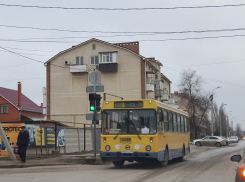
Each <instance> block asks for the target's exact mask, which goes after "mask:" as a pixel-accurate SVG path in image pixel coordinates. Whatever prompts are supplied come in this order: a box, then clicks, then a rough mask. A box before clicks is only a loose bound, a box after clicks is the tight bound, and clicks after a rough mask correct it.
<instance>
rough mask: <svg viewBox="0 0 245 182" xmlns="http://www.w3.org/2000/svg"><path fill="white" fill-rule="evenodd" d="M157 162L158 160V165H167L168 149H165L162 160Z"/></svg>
mask: <svg viewBox="0 0 245 182" xmlns="http://www.w3.org/2000/svg"><path fill="white" fill-rule="evenodd" d="M159 162H160V166H162V167H164V166H167V165H168V149H166V150H165V155H164V160H163V161H159Z"/></svg>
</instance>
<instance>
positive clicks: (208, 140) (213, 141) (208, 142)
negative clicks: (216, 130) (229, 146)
mask: <svg viewBox="0 0 245 182" xmlns="http://www.w3.org/2000/svg"><path fill="white" fill-rule="evenodd" d="M193 145H196V146H203V145H205V146H216V147H221V146H226V141H225V139H224V138H222V137H219V136H206V137H204V138H202V139H197V140H193Z"/></svg>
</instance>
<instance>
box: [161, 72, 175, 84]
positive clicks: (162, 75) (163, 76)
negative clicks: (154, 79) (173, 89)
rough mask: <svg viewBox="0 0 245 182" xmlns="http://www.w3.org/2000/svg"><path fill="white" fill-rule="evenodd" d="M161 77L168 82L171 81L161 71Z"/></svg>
mask: <svg viewBox="0 0 245 182" xmlns="http://www.w3.org/2000/svg"><path fill="white" fill-rule="evenodd" d="M161 77H162V78H163V79H165V80H167V81H168V82H169V83H172V82H171V80H169V79H168V77H166V76H165V75H164V74H163V73H161Z"/></svg>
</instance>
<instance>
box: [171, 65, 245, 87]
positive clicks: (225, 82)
mask: <svg viewBox="0 0 245 182" xmlns="http://www.w3.org/2000/svg"><path fill="white" fill-rule="evenodd" d="M168 70H170V71H175V72H178V73H180V71H179V70H174V69H171V68H168ZM204 79H207V80H210V81H213V82H217V83H224V84H228V85H233V86H236V87H240V88H245V85H239V84H236V83H231V82H227V81H223V80H217V79H213V78H206V77H205V78H204Z"/></svg>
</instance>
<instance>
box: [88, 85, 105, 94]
mask: <svg viewBox="0 0 245 182" xmlns="http://www.w3.org/2000/svg"><path fill="white" fill-rule="evenodd" d="M86 92H87V93H94V87H93V86H87V87H86ZM95 92H104V86H103V85H101V86H95Z"/></svg>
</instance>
